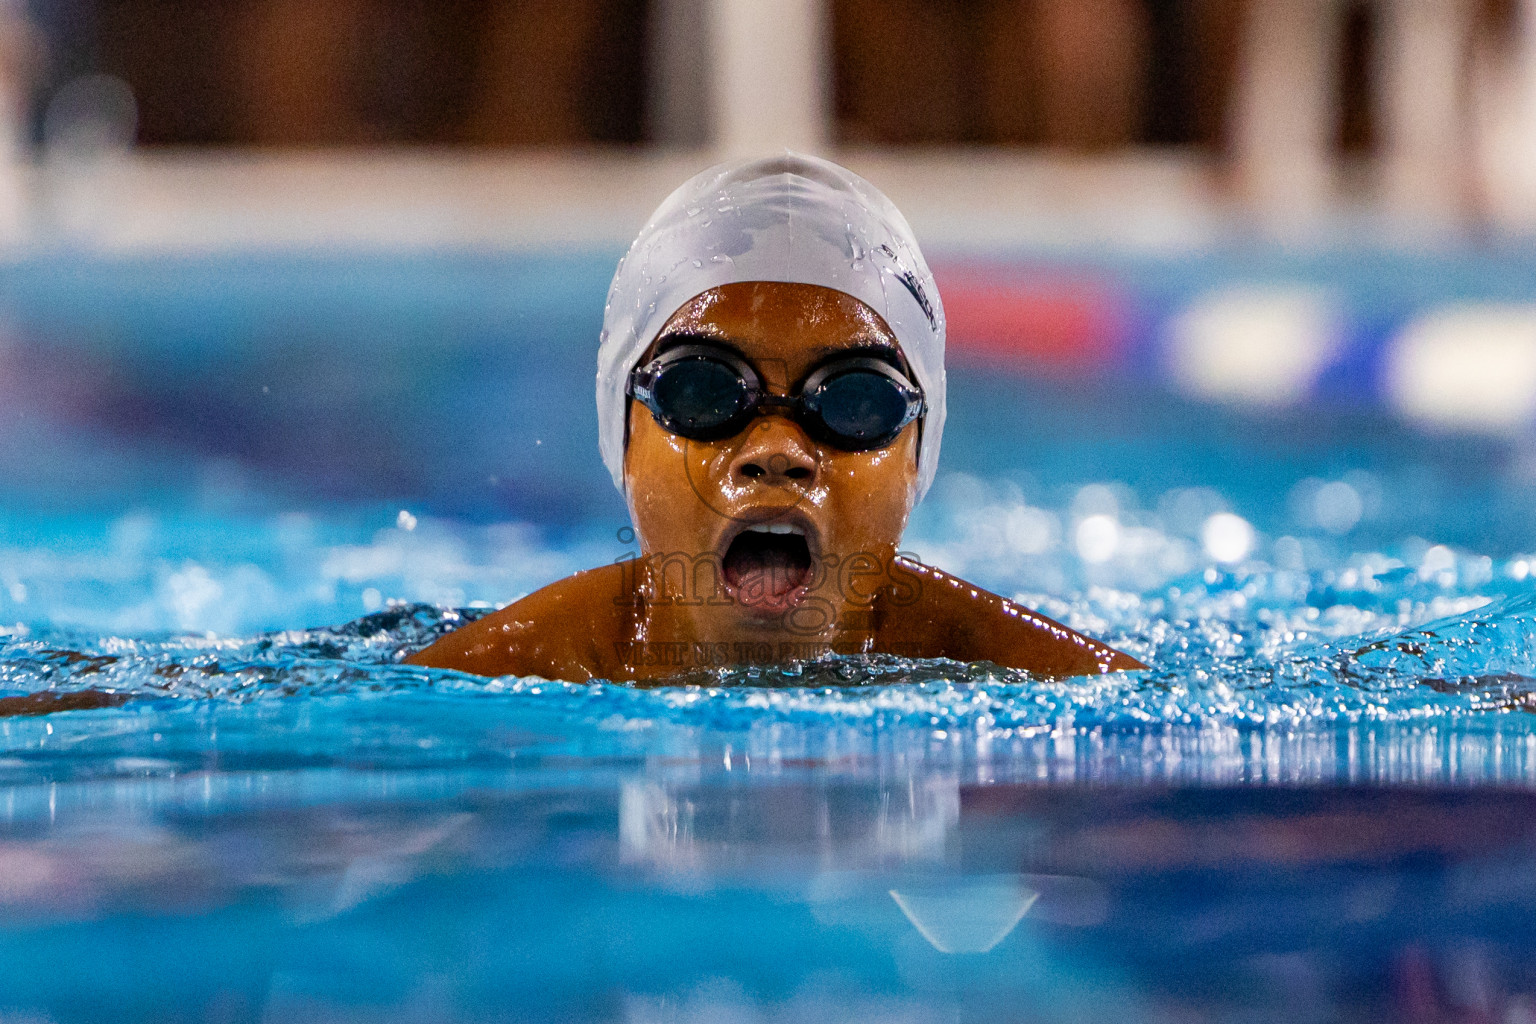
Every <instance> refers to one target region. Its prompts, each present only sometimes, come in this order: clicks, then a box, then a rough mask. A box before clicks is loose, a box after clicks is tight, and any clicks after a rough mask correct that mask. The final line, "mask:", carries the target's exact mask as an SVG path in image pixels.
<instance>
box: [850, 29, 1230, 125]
mask: <svg viewBox="0 0 1536 1024" xmlns="http://www.w3.org/2000/svg"><path fill="white" fill-rule="evenodd" d="M1241 10H1242V8H1241V3H1240V0H833V48H834V51H835V53H836V72H835V73H836V97H837V117H838V128H839V131H840V133H841V135H842V137H843V138H844V139H845V140H847V141H851V142H870V143H939V144H942V143H967V142H969V143H990V144H997V145H1041V144H1044V145H1052V146H1062V147H1067V148H1072V149H1082V150H1097V149H1108V148H1113V147H1117V146H1123V145H1131V144H1136V143H1179V144H1189V143H1194V144H1204V145H1215V144H1216V143H1217V142H1218V141H1219V139H1220V135H1221V128H1222V119H1223V115H1224V112H1225V109H1226V105H1227V98H1228V93H1229V91H1230V88H1231V81H1232V75H1233V70H1234V67H1235V59H1236V51H1237V45H1238V28H1239V26H1240V15H1241Z"/></svg>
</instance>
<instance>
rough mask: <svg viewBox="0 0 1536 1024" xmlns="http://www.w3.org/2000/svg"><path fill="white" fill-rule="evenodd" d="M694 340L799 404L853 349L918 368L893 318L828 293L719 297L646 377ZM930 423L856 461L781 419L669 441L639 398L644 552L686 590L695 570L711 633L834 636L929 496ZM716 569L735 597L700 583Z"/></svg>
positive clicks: (634, 511)
mask: <svg viewBox="0 0 1536 1024" xmlns="http://www.w3.org/2000/svg"><path fill="white" fill-rule="evenodd" d="M683 340H685V341H686V342H687V343H689V344H696V343H698V342H699V341H701V340H707V341H709V342H712V343H714V344H718V345H719V346H721V347H722V348H724V349H726V350H728V351H731V352H733V353H735V354H736V355H738V356H739V357H741V358H743V359H745V360H746V362H747V363H749V364H750V365H751V366H752V367H753V368H755V369H756V371H757V373H758V374H759V375H760V376H761V377H762V379H763V383H764V385H765V386H766V389H767V390H768V391H769V392H770V393H771V394H774V395H791V394H793V393H795V392H796V391H797V390H798V388H799V387H800V385H801V384H802V383H803V382H804V381H805V379H806V377H807V375H808V374H810V373H811V372H812V371H813V370H816V369H818V368H819V367H820V366H822V365H823V364H825V363H826V362H827V361H828V359H829V358H833V357H836V356H837V355H838V354H839V353H842V352H849V354H853V352H852V350H858V352H859V354H871V353H872V354H876V355H878V356H880V357H881V358H883V359H884V360H886V361H888V362H890V363H891V364H892V365H894V366H896V367H898V368H900V369H902V370H903V372H906V370H905V365H904V363H903V361H902V359H901V356H900V352H899V349H898V347H897V344H896V339H895V337H894V336H893V335H892V334H891V331H890V329H889V328H888V327H887V326H886V325H885V322H884V321H883V320H882V319H881V318H880V316H879V315H878V314H877V313H875V312H874V311H873V310H872V309H870V308H869V307H868V306H866V305H865V304H864V303H862V302H860V301H859V300H858V299H855V298H853V297H851V296H849V295H845V294H844V293H842V292H838V291H834V290H832V289H830V288H822V287H818V286H815V285H801V284H783V283H777V282H748V283H742V284H732V285H726V286H723V287H720V288H714V289H711V290H710V291H707V292H705V293H703V294H702V295H699V296H697V297H696V298H694V299H693V300H691V301H690V302H689V303H688V304H687V305H685V306H683V308H682V309H680V310H678V311H677V313H676V314H674V315H673V316H672V318H671V319H670V320H669V321H668V322H667V325H666V326H665V327H664V328H663V329H662V332H661V334H660V335H658V338H657V341H656V343H655V344H654V345H653V346H652V349H651V352H649V353H647V355H646V356H645V359H643V360H642V361H641V363H642V365H644V363H646V362H647V361H649V360H650V359H651V358H653V356H654V355H656V354H660V353H662V352H664V351H665V350H666V349H667V348H668V347H669V345H676V344H677V343H678V342H679V341H683ZM908 377H909V379H910V374H908ZM919 425H920V421H917V422H912V423H909V424H907V425H906V426H905V427H904V428H902V430H901V432H900V434H898V435H897V436H896V439H895V440H894V441H893V442H891V443H890V444H888V445H885V446H883V447H880V448H876V449H874V450H871V451H847V450H843V449H841V448H838V447H836V446H835V445H833V444H830V443H825V442H819V441H817V440H815V439H813V438H812V437H811V436H810V435H809V434H808V433H807V432H806V430H805V429H804V428H803V427H802V426H800V425H799V424H798V423H796V422H795V420H794V419H792V418H790V417H789V416H788V415H785V414H783V413H781V412H779V411H778V410H774V409H768V410H765V411H764V414H763V415H761V416H759V417H758V418H756V419H754V420H752V421H751V422H749V423H748V424H747V425H746V426H745V427H744V428H743V429H742V430H740V431H739V432H738V433H736V434H735V435H733V436H730V437H727V438H724V439H722V440H711V441H698V440H689V439H687V438H684V437H681V436H679V435H677V434H674V433H671V432H669V431H668V430H666V429H665V428H664V427H662V426H660V425H659V424H658V423H657V422H656V420H655V418H654V417H653V416H652V414H651V412H650V410H648V409H647V408H646V407H645V406H644V405H642V404H641V403H640V402H638V401H631V402H630V407H629V443H628V448H627V449H626V453H625V462H624V469H625V476H626V478H627V480H628V484H629V504H630V514H631V516H632V517H633V519H634V523H635V527H636V530H637V532H638V535H639V541H640V545H641V548H642V549H643V551H644V553H645V554H646V555H649V556H653V558H657V556H659V559H660V560H672V559H677V564H676V565H675V567H673V568H671V569H670V571H669V572H668V577H667V578H668V580H669V581H672V585H673V586H680V585H683V584H682V579H683V566H682V562H683V561H684V560H691V565H692V566H693V568H691V569H690V570H689V571H690V572H694V573H695V580H696V583H693V582H691V583H690V585H696V586H697V587H698V588H699V591H698V592H697V593H696V594H695V595H693V596H697V597H700V598H703V599H704V600H703V601H702V602H699V603H692V602H684V604H686V605H687V607H689V608H691V609H692V611H691V612H690V613H689V617H691V618H698V619H700V621H699V623H698V626H699V627H700V628H701V629H702V630H704V631H705V632H706V634H707V632H708V627H709V626H711V625H718V624H719V623H721V622H722V617H723V620H724V621H731V620H734V621H739V622H741V623H742V624H748V623H751V624H753V625H755V626H757V627H767V626H769V625H770V624H771V623H770V620H778V621H779V622H780V623H781V624H784V625H785V626H786V627H787V628H788V629H789V631H790V632H794V633H797V634H799V635H802V636H809V635H811V634H817V635H825V634H827V633H830V632H834V631H836V629H835V627H834V625H833V624H835V623H847V622H850V621H852V619H851V618H850V616H848V614H847V612H848V611H849V610H850V609H856V608H865V607H867V606H868V599H869V595H871V594H872V593H873V591H874V590H875V589H876V588H877V587H879V585H880V584H881V583H882V582H883V581H884V578H885V574H886V573H887V572H888V571H889V566H890V562H891V559H892V558H893V557H894V555H895V551H896V544H897V542H898V541H899V540H900V538H901V534H902V531H903V530H904V529H905V528H906V524H907V517H908V515H909V514H910V512H911V509H912V505H913V503H914V502H915V500H916V497H917V452H918V430H919ZM754 527H757V528H758V529H755V530H754V529H753V528H754ZM763 527H770V528H773V529H776V530H777V531H779V532H764V531H763V530H762V528H763ZM786 529H787V530H789V531H792V532H784V531H785V530H786ZM802 537H803V540H802V539H801V538H802ZM704 563H712V564H713V565H714V566H718V567H719V568H720V569H721V570H723V580H722V581H721V583H722V587H721V590H723V594H711V593H710V588H711V581H712V572H711V570H709V569H708V568H705V570H704V571H702V572H699V571H698V569H699V567H700V566H701V564H704ZM854 618H856V616H855V617H854ZM706 619H707V620H709V621H708V622H706V621H704V620H706ZM823 620H825V621H823ZM818 624H820V628H818ZM700 639H703V640H713V639H719V640H729V639H732V638H731V637H726V636H721V637H716V636H712V635H703V636H701V637H700Z"/></svg>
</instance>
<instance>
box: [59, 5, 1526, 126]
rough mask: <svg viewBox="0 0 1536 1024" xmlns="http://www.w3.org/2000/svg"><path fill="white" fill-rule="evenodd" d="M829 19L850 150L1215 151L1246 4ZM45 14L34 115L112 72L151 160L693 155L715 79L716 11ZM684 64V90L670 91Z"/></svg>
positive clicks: (1364, 49) (1361, 118) (1355, 8)
mask: <svg viewBox="0 0 1536 1024" xmlns="http://www.w3.org/2000/svg"><path fill="white" fill-rule="evenodd" d="M761 2H763V3H772V2H773V0H761ZM1379 2H1380V0H1377V3H1376V4H1373V3H1371V2H1368V0H1343V5H1344V10H1345V12H1346V17H1347V24H1346V26H1345V31H1344V33H1343V37H1342V38H1343V47H1342V51H1343V52H1342V53H1341V55H1340V68H1339V81H1340V82H1341V84H1342V94H1341V98H1342V102H1341V104H1340V111H1339V123H1338V133H1337V140H1336V141H1337V144H1338V148H1339V149H1340V150H1342V151H1344V152H1357V153H1366V152H1370V151H1372V150H1373V148H1374V147H1375V145H1376V135H1377V132H1376V128H1375V124H1374V118H1373V109H1374V105H1375V98H1374V96H1373V92H1372V89H1373V76H1374V69H1373V61H1374V60H1376V56H1375V54H1374V51H1373V48H1372V47H1373V40H1374V35H1375V32H1376V26H1375V18H1376V17H1377V11H1378V8H1379ZM827 3H828V7H829V10H830V16H831V26H830V28H831V41H832V52H833V57H834V67H833V76H832V77H833V92H834V109H835V117H836V123H835V125H834V138H835V139H836V140H837V141H839V142H841V143H846V144H875V145H910V144H916V145H924V144H933V145H947V144H982V145H1001V146H1040V145H1044V146H1052V147H1059V148H1065V149H1070V150H1078V151H1103V150H1110V149H1115V148H1119V147H1123V146H1129V145H1139V144H1153V145H1182V146H1191V145H1192V146H1198V147H1204V148H1207V149H1219V148H1220V147H1221V146H1222V145H1223V140H1224V136H1225V134H1226V129H1227V124H1226V122H1227V118H1228V116H1229V110H1230V108H1231V106H1232V94H1233V88H1234V82H1235V80H1236V77H1237V68H1238V62H1239V56H1240V50H1241V44H1242V28H1243V18H1244V11H1245V8H1246V4H1247V0H827ZM1478 3H1479V5H1480V7H1482V8H1484V9H1485V10H1486V12H1487V13H1486V14H1485V20H1486V21H1487V22H1488V23H1489V24H1493V25H1497V24H1501V23H1503V22H1508V21H1512V20H1513V13H1512V12H1513V11H1514V10H1515V7H1516V0H1478ZM30 7H31V10H32V12H33V16H34V18H35V19H36V20H37V21H38V22H39V25H40V27H41V28H42V30H43V32H44V34H45V35H46V36H47V38H48V40H49V49H50V60H49V63H48V67H47V71H46V74H45V76H44V81H43V82H42V84H41V88H40V90H39V107H40V108H41V106H42V105H43V104H45V103H46V100H47V96H48V94H49V93H50V92H51V90H52V89H53V88H55V87H57V85H58V84H60V83H61V82H62V81H64V80H66V79H68V78H69V77H71V76H73V75H76V74H81V73H84V72H87V71H105V72H107V73H110V74H115V75H117V76H119V77H121V78H123V79H125V80H126V81H127V82H128V83H129V85H130V86H132V88H133V90H134V92H135V94H136V95H137V97H138V100H139V104H140V141H141V142H143V143H146V144H150V145H162V144H179V145H203V144H212V145H274V146H283V145H358V144H363V145H366V144H381V143H423V144H430V145H472V146H474V145H479V146H517V145H570V144H581V143H639V142H647V141H653V140H661V141H664V142H672V143H687V144H697V143H699V142H702V141H704V140H706V139H707V137H708V126H707V125H706V124H704V123H703V121H704V119H705V118H706V117H707V113H708V106H709V104H708V102H707V97H704V98H703V99H702V100H701V101H700V102H698V103H685V102H682V100H684V99H687V97H682V98H681V99H680V98H679V97H678V96H675V95H674V96H670V97H667V102H666V103H663V104H661V105H660V107H664V108H665V111H664V112H663V113H667V112H670V114H671V115H681V116H684V117H686V118H687V119H689V120H690V121H698V122H699V123H698V124H697V125H694V124H674V123H671V122H670V121H666V118H665V117H662V115H661V114H658V109H659V107H658V104H657V103H656V102H655V100H656V99H657V96H659V95H661V93H660V92H657V90H658V89H661V88H662V87H661V86H658V85H657V83H658V82H663V83H669V84H670V86H671V87H673V89H674V91H675V90H676V89H677V88H686V89H692V90H697V89H699V88H701V87H702V84H703V83H705V82H707V81H708V74H707V67H706V65H707V63H708V61H707V54H705V55H703V56H700V51H701V50H704V49H707V47H703V46H701V44H700V41H701V40H704V39H706V38H707V35H708V33H707V25H706V24H705V15H706V12H707V3H706V2H704V0H31V4H30ZM653 25H655V26H664V27H663V28H655V29H653V27H652V26H653ZM651 32H656V33H664V34H657V35H656V38H648V34H649V33H651ZM674 65H676V66H685V67H687V68H688V69H690V74H689V75H688V76H684V77H682V78H680V77H677V76H676V75H669V74H658V72H659V71H665V70H666V69H667V68H668V67H673V66H674ZM648 91H650V92H652V93H655V95H651V96H649V97H648ZM663 91H664V90H663ZM648 99H649V100H650V102H648ZM648 119H650V120H651V121H656V124H654V125H653V124H651V123H648ZM672 120H673V121H675V120H677V117H676V116H673V117H672ZM664 121H666V123H662V122H664Z"/></svg>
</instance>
